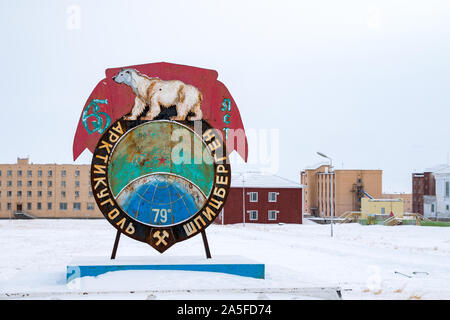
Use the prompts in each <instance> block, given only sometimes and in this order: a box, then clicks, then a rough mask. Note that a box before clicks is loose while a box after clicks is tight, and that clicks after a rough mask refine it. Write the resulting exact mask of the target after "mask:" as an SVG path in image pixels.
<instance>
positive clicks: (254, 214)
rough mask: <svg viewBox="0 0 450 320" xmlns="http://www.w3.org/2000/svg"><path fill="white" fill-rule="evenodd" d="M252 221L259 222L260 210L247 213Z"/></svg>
mask: <svg viewBox="0 0 450 320" xmlns="http://www.w3.org/2000/svg"><path fill="white" fill-rule="evenodd" d="M247 212H248V216H249V219H250V221H256V220H258V210H250V211H247Z"/></svg>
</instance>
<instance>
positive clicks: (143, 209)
mask: <svg viewBox="0 0 450 320" xmlns="http://www.w3.org/2000/svg"><path fill="white" fill-rule="evenodd" d="M116 200H117V202H118V203H119V205H120V206H121V207H122V209H123V210H124V211H125V212H127V213H128V215H130V216H131V217H133V218H134V219H136V220H138V221H140V222H142V223H145V224H149V225H172V224H177V223H180V222H182V221H184V220H187V219H189V217H191V216H192V215H194V214H195V213H196V212H197V211H198V210H200V209H201V208H202V206H203V204H204V203H205V201H206V197H205V195H204V194H203V193H202V191H201V190H200V189H199V188H198V187H197V186H196V185H195V184H193V183H191V182H189V181H188V180H186V179H184V178H182V177H180V176H177V175H172V174H165V173H158V174H152V175H148V176H145V177H141V178H139V179H136V180H134V181H133V182H131V183H130V184H128V185H127V186H126V187H125V188H124V189H123V190H122V191H121V192H120V193H119V195H118V197H117V198H116Z"/></svg>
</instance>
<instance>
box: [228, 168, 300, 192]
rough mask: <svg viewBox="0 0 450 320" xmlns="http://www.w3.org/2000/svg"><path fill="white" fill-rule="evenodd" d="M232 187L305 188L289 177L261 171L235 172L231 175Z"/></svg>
mask: <svg viewBox="0 0 450 320" xmlns="http://www.w3.org/2000/svg"><path fill="white" fill-rule="evenodd" d="M231 187H232V188H242V187H244V188H299V189H301V188H305V186H304V185H302V184H300V183H297V182H294V181H291V180H289V179H286V178H283V177H280V176H277V175H274V174H267V173H261V172H245V173H244V172H237V173H232V175H231Z"/></svg>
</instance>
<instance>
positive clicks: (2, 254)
mask: <svg viewBox="0 0 450 320" xmlns="http://www.w3.org/2000/svg"><path fill="white" fill-rule="evenodd" d="M207 235H208V240H209V244H210V248H211V252H212V255H213V258H214V256H221V255H241V256H244V257H247V258H250V259H253V260H257V261H259V262H262V263H265V264H266V279H264V280H260V279H252V278H245V277H239V276H233V275H227V274H214V273H204V272H188V271H119V272H110V273H107V274H104V275H101V276H98V277H84V278H82V279H81V281H78V282H72V283H69V284H68V285H66V282H65V276H66V265H67V264H68V263H69V262H70V260H71V259H72V258H74V257H77V256H101V257H109V255H110V254H111V249H112V245H113V242H114V237H115V229H114V228H113V227H112V226H111V225H110V224H109V223H108V222H107V221H106V220H11V221H9V220H0V298H5V297H7V295H6V294H14V293H33V294H34V296H33V295H32V296H30V297H31V298H33V297H35V298H46V299H47V298H63V299H67V298H69V299H86V298H94V299H95V298H112V299H116V298H120V299H126V298H129V299H303V298H311V297H308V296H307V295H303V294H300V293H298V292H296V291H295V290H294V289H296V288H297V289H298V288H311V287H340V288H341V289H342V296H343V299H450V228H444V227H417V226H397V227H387V226H378V225H377V226H361V225H358V224H344V225H335V228H334V237H333V238H331V237H330V226H329V225H318V224H313V223H311V222H310V223H308V224H304V225H261V224H246V225H245V227H244V226H243V225H242V224H239V225H229V226H220V225H212V226H210V227H209V228H208V229H207ZM117 255H118V257H120V256H158V255H160V254H159V253H158V252H156V251H155V250H154V249H152V248H151V247H150V246H148V245H145V244H143V243H140V242H137V241H134V240H132V239H129V238H128V237H126V236H122V237H121V242H120V245H119V249H118V253H117ZM164 255H173V256H204V249H203V244H202V240H201V237H200V236H197V237H194V238H193V239H190V240H187V241H184V242H181V243H178V244H176V245H175V246H173V247H172V248H170V249H169V250H168V251H167V252H166V253H164ZM255 288H259V289H258V290H253V291H259V293H258V292H252V290H251V289H255ZM283 288H290V289H287V290H285V291H283V290H281V291H280V289H283ZM242 289H247V290H248V289H250V291H248V292H247V291H244V290H242ZM275 289H276V290H275ZM187 290H190V292H188V291H187ZM127 291H128V292H129V291H133V292H134V293H126V292H127ZM80 292H89V294H88V295H83V294H78V293H80ZM261 292H263V293H261ZM48 293H51V294H50V295H48ZM13 297H17V296H13Z"/></svg>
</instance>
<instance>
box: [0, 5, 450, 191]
mask: <svg viewBox="0 0 450 320" xmlns="http://www.w3.org/2000/svg"><path fill="white" fill-rule="evenodd" d="M71 5H75V6H77V8H79V9H80V10H81V20H80V23H81V24H80V28H79V29H75V30H72V29H70V28H68V27H67V21H68V20H67V19H68V18H69V14H68V12H67V10H68V8H70V6H71ZM0 35H1V37H0V39H1V50H0V57H1V64H2V68H1V70H2V72H1V76H0V88H1V96H2V100H1V110H2V117H1V119H2V120H3V121H2V131H3V137H2V138H1V139H0V150H1V152H0V163H14V162H15V161H16V157H17V156H20V157H24V156H28V155H29V156H30V158H31V161H32V162H34V163H48V162H57V163H73V162H72V141H73V136H74V133H75V128H76V125H77V122H78V119H79V116H80V113H81V110H82V107H83V105H84V103H85V101H86V99H87V98H88V96H89V94H90V92H91V91H92V89H93V88H94V86H95V85H96V84H97V82H98V81H99V80H101V79H102V78H103V77H104V70H105V69H106V68H108V67H117V66H124V65H132V64H142V63H151V62H160V61H166V62H172V63H180V64H186V65H192V66H197V67H203V68H209V69H215V70H217V71H218V72H219V79H220V80H221V81H222V82H223V83H225V84H226V86H227V87H228V89H229V90H230V92H231V94H232V95H233V97H234V99H235V100H236V102H237V104H238V106H239V108H240V111H241V115H242V118H243V121H244V124H245V126H246V129H250V128H253V129H279V130H280V131H279V134H280V140H281V144H280V170H279V174H280V175H281V176H284V177H286V178H290V179H292V180H295V181H299V172H300V171H301V169H303V168H304V167H306V166H308V165H311V164H314V163H317V162H319V161H321V160H322V159H320V158H319V157H318V156H317V155H316V151H321V152H323V153H326V154H329V155H330V156H332V157H333V160H334V163H335V165H336V168H338V169H339V168H346V169H353V168H363V169H382V170H383V188H384V191H385V192H392V191H397V192H411V172H413V171H414V170H417V171H418V170H423V169H424V168H425V167H430V166H432V165H435V164H438V163H445V162H447V157H448V153H449V152H450V146H449V143H448V141H449V138H448V137H449V132H450V128H449V125H448V123H449V120H450V111H449V110H450V109H449V105H450V93H449V92H450V91H449V85H450V59H449V57H450V2H449V1H445V0H442V1H433V0H429V1H412V0H404V1H396V0H389V1H362V0H357V1H317V0H315V1H312V0H310V1H261V0H259V1H242V0H241V1H232V0H227V1H212V0H210V1H192V0H191V1H110V0H108V1H61V0H59V1H56V0H55V1H32V0H29V1H16V0H15V1H5V0H3V1H1V4H0ZM252 148H253V150H255V147H254V146H252V145H250V150H249V151H250V152H252ZM90 159H91V154H90V153H89V152H85V153H84V154H83V155H82V157H81V158H80V159H79V160H77V163H90Z"/></svg>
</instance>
